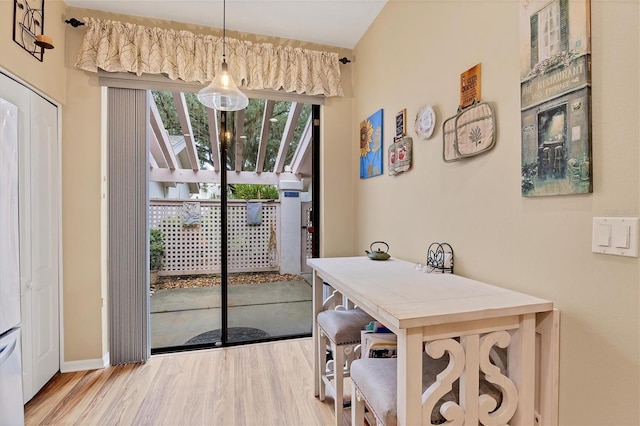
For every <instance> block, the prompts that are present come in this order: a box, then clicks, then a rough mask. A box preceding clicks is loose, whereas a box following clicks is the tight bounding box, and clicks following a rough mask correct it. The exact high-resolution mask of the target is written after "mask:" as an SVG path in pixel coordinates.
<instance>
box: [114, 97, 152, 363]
mask: <svg viewBox="0 0 640 426" xmlns="http://www.w3.org/2000/svg"><path fill="white" fill-rule="evenodd" d="M148 96H149V95H148V92H147V91H146V90H135V89H116V88H109V89H108V136H107V140H108V185H109V190H108V194H109V200H108V201H109V209H108V211H109V233H108V235H109V236H108V239H109V243H108V247H109V249H108V256H109V259H108V265H109V266H108V272H109V346H110V358H111V364H112V365H118V364H126V363H136V362H145V361H146V360H148V359H149V356H150V354H151V350H150V338H149V285H148V282H149V276H148V275H149V266H148V265H149V259H148V256H149V247H148V245H149V244H148V241H149V239H148V237H147V236H148V233H149V229H148V225H147V224H148V220H147V216H148V205H149V202H148V199H149V194H148V186H147V175H148V173H149V171H148V170H149V169H148V167H147V165H148V164H149V162H148V158H147V156H148V152H149V149H148V141H147V130H146V129H147V123H148V122H149V118H148V110H149V108H148Z"/></svg>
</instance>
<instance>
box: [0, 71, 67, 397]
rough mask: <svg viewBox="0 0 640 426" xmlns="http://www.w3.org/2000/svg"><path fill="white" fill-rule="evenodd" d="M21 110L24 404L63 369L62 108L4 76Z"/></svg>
mask: <svg viewBox="0 0 640 426" xmlns="http://www.w3.org/2000/svg"><path fill="white" fill-rule="evenodd" d="M0 97H3V98H5V99H7V100H8V101H9V102H11V103H13V104H14V105H16V106H17V107H18V140H19V166H18V167H19V174H20V177H19V192H20V194H19V209H20V283H21V310H22V312H21V317H22V368H23V375H22V378H23V386H24V402H27V401H29V400H30V399H31V398H32V397H33V396H34V395H35V394H36V393H37V392H38V391H39V390H40V389H41V388H42V386H44V385H45V384H46V383H47V382H48V381H49V379H50V378H51V377H53V375H54V374H55V373H56V372H57V371H58V370H59V369H60V326H59V306H60V305H59V300H58V299H59V241H60V229H59V228H60V226H59V224H60V221H59V211H60V209H59V202H60V185H59V183H60V173H59V161H58V109H57V107H56V106H55V105H53V104H52V103H50V102H49V101H47V100H45V99H44V98H42V97H41V96H39V95H38V94H36V93H34V92H33V91H31V90H30V89H28V88H27V87H25V86H23V85H21V84H19V83H17V82H15V81H14V80H12V79H10V78H8V77H7V76H5V75H3V74H0Z"/></svg>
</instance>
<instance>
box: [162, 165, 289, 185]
mask: <svg viewBox="0 0 640 426" xmlns="http://www.w3.org/2000/svg"><path fill="white" fill-rule="evenodd" d="M220 176H221V175H220V172H217V171H214V170H198V171H194V170H191V169H176V170H169V169H151V170H150V171H149V180H150V181H151V182H177V183H219V182H220ZM280 180H297V181H299V180H300V177H299V176H296V175H294V174H293V173H270V172H263V173H255V172H241V173H236V172H234V171H231V170H228V171H227V183H229V184H236V183H253V184H259V185H277V184H278V183H279V182H280Z"/></svg>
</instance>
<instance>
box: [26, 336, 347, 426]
mask: <svg viewBox="0 0 640 426" xmlns="http://www.w3.org/2000/svg"><path fill="white" fill-rule="evenodd" d="M312 353H313V352H312V343H311V339H310V338H306V339H298V340H289V341H281V342H274V343H264V344H257V345H247V346H239V347H232V348H221V349H212V350H207V351H198V352H188V353H179V354H169V355H158V356H153V357H152V358H151V359H150V360H149V361H148V362H147V363H146V364H135V365H126V366H117V367H109V368H106V369H104V370H95V371H86V372H76V373H65V374H58V375H56V376H55V377H54V378H53V379H52V381H51V382H49V383H48V384H47V385H46V386H45V387H44V388H43V389H42V390H41V391H40V392H39V393H38V395H36V397H35V398H34V399H33V400H31V401H30V402H29V403H28V404H27V405H26V406H25V424H27V425H36V424H38V425H40V424H47V425H52V424H56V425H57V424H81V425H89V424H91V425H94V424H108V425H114V424H121V425H132V424H137V425H141V424H153V425H163V424H164V425H278V426H281V425H329V424H333V423H334V420H333V407H332V402H331V401H330V400H329V399H327V400H326V401H325V402H320V401H319V400H318V399H317V398H315V397H314V396H313V389H312V387H313V377H312V368H313V365H312V356H313V355H312ZM345 411H347V413H345V414H348V412H349V410H345ZM347 418H348V417H347V415H345V420H347Z"/></svg>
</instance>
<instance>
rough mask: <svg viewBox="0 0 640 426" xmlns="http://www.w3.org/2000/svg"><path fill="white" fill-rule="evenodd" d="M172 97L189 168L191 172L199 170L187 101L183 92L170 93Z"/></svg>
mask: <svg viewBox="0 0 640 426" xmlns="http://www.w3.org/2000/svg"><path fill="white" fill-rule="evenodd" d="M172 95H173V102H174V103H175V107H176V112H177V113H178V120H179V121H180V127H181V128H182V136H184V142H185V144H186V147H185V149H186V151H187V158H188V159H189V166H190V167H191V169H192V170H200V161H199V159H198V152H197V150H196V142H195V139H194V137H193V128H192V127H191V120H190V118H189V110H188V109H187V100H186V99H185V97H184V93H183V92H172Z"/></svg>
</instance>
